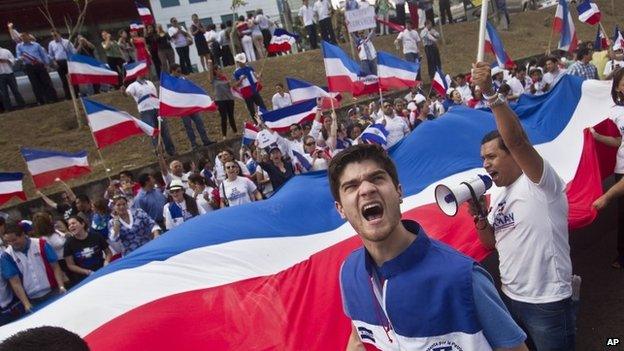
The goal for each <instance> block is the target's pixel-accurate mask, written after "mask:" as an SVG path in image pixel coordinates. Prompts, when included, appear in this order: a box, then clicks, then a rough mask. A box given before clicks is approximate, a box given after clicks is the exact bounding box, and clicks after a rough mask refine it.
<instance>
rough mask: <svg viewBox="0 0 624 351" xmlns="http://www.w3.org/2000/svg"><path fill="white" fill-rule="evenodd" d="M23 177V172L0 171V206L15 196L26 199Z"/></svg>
mask: <svg viewBox="0 0 624 351" xmlns="http://www.w3.org/2000/svg"><path fill="white" fill-rule="evenodd" d="M23 178H24V173H19V172H14V173H5V172H0V206H2V205H4V204H5V203H7V202H9V201H10V200H11V199H13V198H15V197H17V198H19V199H22V201H26V193H24V188H23V186H22V179H23Z"/></svg>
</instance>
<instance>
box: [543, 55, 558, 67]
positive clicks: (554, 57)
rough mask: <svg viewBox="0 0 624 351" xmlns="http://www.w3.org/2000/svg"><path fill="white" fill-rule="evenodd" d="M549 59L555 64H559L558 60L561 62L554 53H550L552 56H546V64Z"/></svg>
mask: <svg viewBox="0 0 624 351" xmlns="http://www.w3.org/2000/svg"><path fill="white" fill-rule="evenodd" d="M548 61H550V62H552V63H553V64H555V65H556V64H557V62H559V59H558V58H557V57H556V56H552V55H550V56H548V57H546V59H545V60H544V64H545V63H546V62H548Z"/></svg>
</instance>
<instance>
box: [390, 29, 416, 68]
mask: <svg viewBox="0 0 624 351" xmlns="http://www.w3.org/2000/svg"><path fill="white" fill-rule="evenodd" d="M399 42H400V43H401V45H403V55H404V57H405V60H406V61H409V62H419V61H420V55H418V44H419V43H420V35H418V32H417V31H415V30H414V29H412V22H411V21H407V22H405V29H404V30H403V31H402V32H401V33H399V35H398V36H397V38H396V39H395V40H394V45H396V47H397V50H398V49H399ZM418 79H420V78H418Z"/></svg>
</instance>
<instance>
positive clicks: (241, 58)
mask: <svg viewBox="0 0 624 351" xmlns="http://www.w3.org/2000/svg"><path fill="white" fill-rule="evenodd" d="M234 61H236V62H240V63H245V62H247V56H245V54H244V53H242V52H241V53H240V54H236V56H234Z"/></svg>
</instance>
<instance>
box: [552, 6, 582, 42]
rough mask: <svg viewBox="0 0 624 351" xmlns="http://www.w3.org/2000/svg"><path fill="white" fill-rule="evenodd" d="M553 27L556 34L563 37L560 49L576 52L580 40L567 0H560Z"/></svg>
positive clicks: (560, 40)
mask: <svg viewBox="0 0 624 351" xmlns="http://www.w3.org/2000/svg"><path fill="white" fill-rule="evenodd" d="M553 27H554V30H555V32H557V33H559V34H560V36H561V38H560V39H559V45H558V48H559V49H560V50H563V51H567V52H574V50H576V47H577V46H578V38H577V36H576V28H575V27H574V20H573V19H572V14H571V13H570V8H569V5H568V1H567V0H559V4H558V5H557V10H556V12H555V20H554V21H553Z"/></svg>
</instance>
